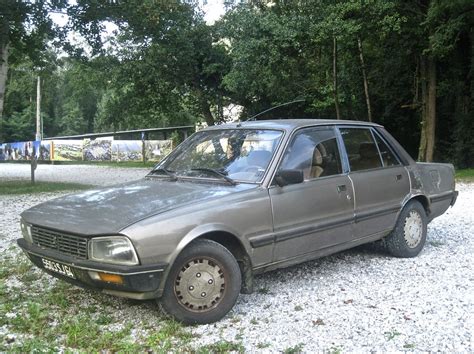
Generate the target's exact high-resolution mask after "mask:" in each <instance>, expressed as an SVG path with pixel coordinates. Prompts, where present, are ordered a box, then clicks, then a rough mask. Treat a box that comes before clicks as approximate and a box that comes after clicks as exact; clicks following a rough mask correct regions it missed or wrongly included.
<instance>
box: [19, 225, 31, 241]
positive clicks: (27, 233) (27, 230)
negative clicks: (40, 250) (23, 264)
mask: <svg viewBox="0 0 474 354" xmlns="http://www.w3.org/2000/svg"><path fill="white" fill-rule="evenodd" d="M20 226H21V234H22V235H23V238H24V239H25V240H26V241H28V242H29V243H33V237H32V236H31V225H28V224H27V223H25V222H24V221H23V220H21V222H20Z"/></svg>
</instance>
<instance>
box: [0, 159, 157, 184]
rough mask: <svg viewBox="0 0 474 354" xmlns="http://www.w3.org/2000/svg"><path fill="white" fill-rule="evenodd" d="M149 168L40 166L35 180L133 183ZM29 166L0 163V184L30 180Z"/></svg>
mask: <svg viewBox="0 0 474 354" xmlns="http://www.w3.org/2000/svg"><path fill="white" fill-rule="evenodd" d="M150 170H151V168H123V167H107V166H92V165H42V164H39V165H38V166H37V168H36V171H35V179H36V180H37V181H45V182H71V183H82V184H91V185H101V186H106V185H110V184H116V183H121V182H127V181H133V180H136V179H138V178H141V177H143V176H145V175H146V174H147V173H148V172H149V171H150ZM30 176H31V167H30V165H29V164H19V163H0V183H1V182H2V180H3V181H7V180H17V179H28V180H29V179H30Z"/></svg>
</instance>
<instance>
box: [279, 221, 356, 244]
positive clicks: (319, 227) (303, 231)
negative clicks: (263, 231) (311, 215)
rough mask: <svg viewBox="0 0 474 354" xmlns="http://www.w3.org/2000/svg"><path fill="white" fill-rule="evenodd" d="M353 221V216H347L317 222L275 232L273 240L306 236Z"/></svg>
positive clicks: (280, 240)
mask: <svg viewBox="0 0 474 354" xmlns="http://www.w3.org/2000/svg"><path fill="white" fill-rule="evenodd" d="M353 222H354V217H353V216H349V217H346V218H344V219H340V220H336V221H330V222H325V223H318V224H314V225H311V226H306V227H302V228H299V229H296V230H291V231H282V232H278V233H275V242H282V241H287V240H291V239H292V238H297V237H302V236H306V235H309V234H312V233H315V232H320V231H325V230H329V229H334V228H336V227H340V226H344V225H348V224H351V223H353Z"/></svg>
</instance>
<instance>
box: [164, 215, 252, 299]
mask: <svg viewBox="0 0 474 354" xmlns="http://www.w3.org/2000/svg"><path fill="white" fill-rule="evenodd" d="M215 232H222V233H227V234H231V235H233V236H235V237H236V238H237V239H238V240H239V242H240V243H241V244H242V245H243V247H244V248H245V250H246V252H247V254H249V249H250V248H251V246H250V244H249V242H248V241H247V240H245V239H244V238H243V237H241V235H240V234H239V232H238V231H237V230H235V229H233V228H231V227H229V226H228V225H225V224H220V223H211V224H205V225H199V226H197V227H195V228H193V229H191V230H190V231H189V232H188V233H187V234H186V235H185V236H184V237H183V238H182V239H181V241H180V242H179V243H178V246H177V247H176V249H175V250H174V251H173V252H172V253H171V254H170V255H169V256H168V257H167V258H168V261H169V266H168V268H167V269H166V270H165V271H164V273H163V277H162V279H161V284H160V287H159V290H160V293H161V292H162V290H163V289H164V287H165V284H166V280H167V279H168V274H169V272H170V270H171V267H172V266H173V265H174V262H175V261H176V258H178V256H179V254H180V253H181V252H182V251H183V250H184V249H185V248H186V247H187V246H188V245H189V244H190V243H191V242H193V241H194V240H195V239H197V238H199V237H202V236H204V235H206V234H210V233H215Z"/></svg>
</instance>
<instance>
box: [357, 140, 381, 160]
mask: <svg viewBox="0 0 474 354" xmlns="http://www.w3.org/2000/svg"><path fill="white" fill-rule="evenodd" d="M377 155H378V152H377V147H376V146H375V144H374V143H372V142H365V143H361V144H360V146H359V156H360V157H361V158H367V159H370V158H374V157H376V156H377Z"/></svg>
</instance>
